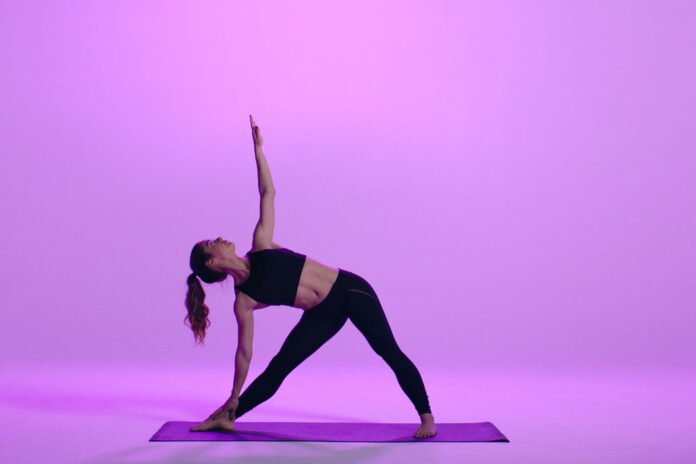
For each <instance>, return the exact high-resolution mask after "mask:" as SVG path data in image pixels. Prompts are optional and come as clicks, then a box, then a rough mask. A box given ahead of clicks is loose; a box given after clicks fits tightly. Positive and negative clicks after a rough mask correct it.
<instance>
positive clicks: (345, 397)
mask: <svg viewBox="0 0 696 464" xmlns="http://www.w3.org/2000/svg"><path fill="white" fill-rule="evenodd" d="M421 372H422V373H423V375H424V378H425V380H426V386H427V388H428V393H429V395H430V403H431V407H432V409H433V414H434V416H435V419H436V420H437V421H439V422H481V421H491V422H493V423H494V424H495V425H496V426H497V427H498V428H499V429H500V430H501V431H502V432H503V434H505V435H506V436H507V437H508V438H509V439H510V443H364V444H361V443H327V442H277V443H269V442H248V443H238V442H148V440H149V438H150V437H151V436H152V434H153V433H154V432H155V431H156V430H157V429H158V428H159V427H160V426H161V425H162V424H163V423H164V422H165V421H168V420H186V421H194V420H202V419H204V418H205V417H206V416H207V415H208V414H210V413H211V412H212V411H213V410H215V409H216V408H217V407H218V406H219V405H220V404H222V403H223V402H224V400H225V399H226V397H227V394H228V392H229V386H231V382H232V378H233V372H230V371H229V370H227V369H222V368H217V369H216V368H207V369H204V368H198V369H191V368H181V367H179V368H163V367H160V368H142V367H141V368H137V367H132V366H123V367H110V368H99V369H95V368H93V367H76V366H73V367H67V366H64V367H60V366H53V367H52V368H45V367H38V366H37V367H30V366H21V367H7V366H5V367H3V369H2V377H1V378H0V428H1V430H2V437H3V444H2V447H1V449H0V462H3V463H5V462H6V463H13V464H20V463H39V462H50V463H51V464H58V463H84V464H92V463H93V464H109V463H229V462H245V463H247V462H248V463H256V464H265V463H269V464H270V463H274V464H275V463H311V462H317V463H323V462H331V463H339V464H340V463H354V462H361V463H362V462H368V463H392V462H397V461H398V462H419V463H420V462H425V463H430V462H432V463H437V462H443V463H444V462H469V463H600V462H601V463H619V462H621V463H623V462H626V463H631V464H639V463H651V464H652V463H658V462H659V463H673V464H676V463H684V464H686V463H690V464H692V463H694V462H696V395H695V394H694V393H696V388H695V387H696V371H678V370H668V369H645V370H636V371H630V370H623V371H617V370H602V371H600V370H596V369H595V370H592V369H587V370H570V369H568V370H546V371H544V370H511V369H509V368H508V369H503V368H498V369H496V370H492V369H488V370H483V369H465V368H462V369H461V370H460V371H459V372H454V373H453V372H444V371H443V372H440V371H436V370H429V371H427V372H426V371H424V370H423V369H421ZM363 377H364V378H370V382H369V384H364V383H361V382H360V381H359V379H360V378H363ZM248 382H249V380H247V384H248ZM245 419H246V420H249V421H274V420H275V421H317V422H320V421H358V422H359V421H373V422H413V424H414V431H415V429H416V428H417V415H416V413H415V410H413V407H412V406H411V404H410V403H409V402H408V400H407V398H406V397H405V395H403V394H402V393H401V390H400V389H399V386H398V383H397V382H396V378H395V377H393V374H392V373H391V371H388V370H384V369H382V370H378V371H370V372H365V371H364V370H359V371H357V370H351V369H346V368H343V369H338V368H337V369H335V370H330V371H311V370H310V369H307V370H305V371H300V370H297V371H295V372H293V373H292V374H291V375H290V376H289V377H288V378H287V379H286V381H285V383H284V384H283V386H282V387H281V389H280V390H279V391H278V393H277V394H276V395H275V396H274V397H273V398H271V399H270V400H269V401H267V402H266V403H263V404H261V405H260V406H258V407H257V408H256V409H255V410H253V411H251V412H249V413H248V414H247V415H246V416H245V417H244V418H241V419H240V421H243V420H245Z"/></svg>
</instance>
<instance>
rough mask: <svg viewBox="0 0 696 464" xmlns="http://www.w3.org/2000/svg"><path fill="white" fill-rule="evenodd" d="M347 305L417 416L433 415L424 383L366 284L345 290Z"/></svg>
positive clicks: (352, 317)
mask: <svg viewBox="0 0 696 464" xmlns="http://www.w3.org/2000/svg"><path fill="white" fill-rule="evenodd" d="M345 305H346V306H345V308H346V312H347V313H348V318H349V319H350V320H351V322H352V323H353V324H354V325H355V327H356V328H357V329H358V330H359V331H360V332H361V333H362V334H363V335H364V336H365V338H366V339H367V342H368V343H369V344H370V346H371V347H372V349H373V350H374V351H375V352H376V353H377V354H378V355H379V356H381V357H382V359H384V360H385V361H386V362H387V364H388V365H389V367H391V369H392V370H393V371H394V374H395V375H396V379H397V381H398V382H399V385H400V386H401V389H402V390H403V391H404V393H406V396H408V398H409V399H410V400H411V402H412V403H413V405H414V406H415V408H416V411H417V412H418V414H419V415H421V414H424V413H429V412H431V411H430V404H429V402H428V395H427V393H426V391H425V385H424V384H423V379H422V377H421V375H420V373H419V372H418V369H417V368H416V366H415V365H414V364H413V362H411V360H410V359H409V358H408V356H406V355H405V354H404V353H403V352H402V351H401V349H400V348H399V346H398V345H397V343H396V340H395V339H394V334H393V333H392V330H391V327H390V326H389V322H388V321H387V316H386V315H385V314H384V310H383V309H382V305H381V303H380V301H379V298H378V297H377V294H376V293H375V292H374V290H373V289H372V288H371V286H370V285H369V284H367V283H366V281H363V282H358V281H355V285H351V286H350V288H348V289H347V290H346V296H345Z"/></svg>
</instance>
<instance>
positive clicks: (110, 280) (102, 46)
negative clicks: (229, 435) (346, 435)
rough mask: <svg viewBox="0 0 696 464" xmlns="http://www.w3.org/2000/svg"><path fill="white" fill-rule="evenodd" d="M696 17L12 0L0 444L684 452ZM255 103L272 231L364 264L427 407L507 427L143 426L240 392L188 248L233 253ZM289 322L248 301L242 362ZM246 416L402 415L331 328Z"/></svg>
mask: <svg viewBox="0 0 696 464" xmlns="http://www.w3.org/2000/svg"><path fill="white" fill-rule="evenodd" d="M695 9H696V6H695V5H694V3H693V2H678V1H667V2H645V1H635V2H626V1H619V0H614V1H609V2H580V1H578V2H556V1H521V2H507V1H506V2H503V1H486V2H483V1H480V2H460V1H439V2H430V1H422V2H417V1H411V2H381V1H371V2H366V1H350V2H347V1H345V2H341V1H338V2H318V1H317V2H311V1H295V2H281V1H277V2H258V1H256V2H240V1H229V2H212V1H210V2H176V3H172V2H161V1H147V2H142V1H119V2H87V1H73V2H38V1H21V2H20V1H11V0H8V1H4V2H2V4H0V63H1V67H2V72H0V102H1V103H0V108H1V110H0V207H1V208H2V209H1V212H2V221H3V222H2V224H3V227H2V240H0V256H1V257H2V262H3V263H4V265H3V266H2V268H1V269H2V270H1V271H0V272H2V275H1V276H0V282H2V292H3V296H4V311H3V323H2V324H0V340H1V341H0V343H2V345H1V346H0V353H2V354H1V355H0V368H1V369H2V370H1V372H2V375H1V376H0V406H1V407H2V411H1V414H0V417H1V418H2V419H0V424H1V427H2V436H3V437H5V440H4V444H3V446H2V447H1V448H2V449H1V450H0V461H2V462H12V463H24V462H26V463H29V462H31V463H35V462H39V461H41V460H44V461H47V462H48V461H50V462H52V463H62V462H66V463H67V462H70V463H74V462H80V463H92V462H94V463H97V462H99V463H105V462H133V461H136V462H168V463H169V462H190V461H196V462H216V461H220V460H222V459H229V457H230V456H244V457H249V458H252V459H253V458H255V457H257V456H273V459H274V462H276V461H283V460H284V457H285V458H286V459H285V460H297V459H298V458H299V457H303V458H304V457H306V458H307V459H308V460H310V461H311V460H314V461H317V462H322V461H331V462H335V461H341V460H343V461H346V462H354V461H355V462H393V461H395V460H397V459H406V460H407V461H423V462H453V461H464V460H466V461H471V462H501V463H502V462H535V463H545V462H548V463H557V462H569V461H570V462H578V463H579V462H582V463H585V462H587V463H590V462H593V463H594V462H631V463H642V462H645V463H648V462H649V463H654V462H665V463H678V462H690V461H695V460H696V449H695V446H694V443H696V440H694V438H695V437H694V436H693V435H694V432H693V430H696V420H695V419H694V417H696V415H695V414H693V413H692V411H693V410H694V406H696V405H695V404H694V400H693V391H694V387H695V386H696V385H695V382H694V380H695V376H694V371H693V360H694V355H695V354H696V353H695V352H696V346H695V345H694V343H693V340H694V335H696V334H695V333H694V332H695V331H696V330H695V328H696V320H695V318H696V316H695V315H694V314H695V313H694V311H693V308H694V307H696V304H695V303H696V301H694V300H695V299H696V298H694V295H695V293H694V290H693V282H694V275H696V259H695V258H696V248H695V247H694V241H693V237H694V236H696V223H695V222H694V213H693V205H694V204H696V188H695V187H694V185H695V184H694V182H693V179H694V172H696V171H695V169H696V158H694V156H693V153H695V152H696V140H695V137H696V136H695V135H694V134H696V131H694V130H693V129H694V128H693V125H694V124H693V121H695V120H696V118H695V117H694V116H696V115H694V101H695V97H696V94H695V92H696V90H694V86H693V82H695V81H696V75H695V74H696V72H695V63H694V58H693V55H694V54H693V50H694V49H695V48H696V47H695V45H696V44H695V43H694V42H695V41H696V38H695V36H694V32H693V31H694V30H696V28H695V27H694V26H696V25H695V24H694V22H695V21H694V18H695V17H696V14H695V13H696V11H694V10H695ZM248 114H253V115H254V116H255V118H256V120H257V122H258V123H259V125H260V126H261V127H262V128H263V130H264V139H265V142H264V151H265V153H266V156H267V158H268V161H269V165H270V168H271V172H272V174H273V180H274V183H275V185H276V188H277V195H276V228H275V237H274V238H275V239H276V240H275V241H276V242H277V243H280V244H283V245H284V246H287V247H289V248H291V249H293V250H297V251H298V252H302V253H307V254H308V255H309V256H310V257H312V258H314V259H317V260H319V261H321V262H322V263H325V264H327V265H330V266H334V267H342V268H345V269H349V270H352V271H354V272H357V273H359V274H360V275H363V276H365V277H366V278H367V279H368V280H369V281H370V282H371V283H372V284H373V286H374V287H375V289H376V290H377V292H378V293H379V295H380V299H381V301H382V303H383V305H384V308H385V311H386V313H387V315H388V317H389V321H390V324H391V326H392V328H393V330H394V333H395V335H396V338H397V340H398V342H399V345H400V346H401V348H402V349H403V350H404V352H405V353H407V354H408V355H409V357H410V358H411V359H412V360H413V361H414V363H415V364H416V365H417V366H418V368H419V370H420V371H421V374H422V375H423V378H424V381H425V383H426V386H427V388H428V393H429V395H430V399H431V405H432V409H433V414H434V416H435V418H436V419H437V420H438V421H442V422H481V421H491V422H493V423H495V424H496V425H497V426H498V427H500V429H501V431H502V432H503V433H504V434H505V435H506V436H507V437H508V438H509V439H510V443H505V444H499V443H496V444H490V443H486V444H444V443H443V444H435V443H432V444H428V445H426V444H422V445H421V444H414V445H408V446H401V445H394V444H370V445H369V446H367V445H365V446H362V445H361V444H330V443H324V444H316V443H315V444H311V446H309V445H308V444H306V443H305V444H301V445H300V444H292V443H289V444H288V443H273V444H270V443H265V444H262V445H261V446H254V445H255V444H254V443H244V444H237V443H224V444H213V445H215V446H211V444H206V443H195V444H194V443H166V444H165V443H149V442H147V440H148V438H149V437H150V436H151V435H152V433H154V431H155V430H157V428H158V427H159V426H160V425H161V424H163V423H164V422H165V421H169V420H179V421H194V420H202V419H203V418H205V417H206V416H207V415H208V414H209V413H211V412H212V411H213V410H214V409H215V408H217V407H218V406H219V405H220V404H221V403H222V401H224V399H225V398H226V395H227V394H228V393H229V389H230V387H231V384H232V379H233V374H234V372H233V370H234V366H233V361H234V359H233V357H234V349H235V347H236V325H235V320H234V315H233V313H232V304H233V301H234V292H233V290H232V285H231V282H230V283H228V284H226V285H219V286H209V287H207V288H206V292H207V294H208V296H207V299H206V301H207V303H208V304H209V306H210V308H211V321H212V325H211V327H210V328H209V331H208V336H207V339H206V344H205V345H204V346H194V344H193V337H192V334H191V332H190V330H189V329H188V328H186V327H185V326H184V325H183V322H182V320H183V317H184V315H185V308H184V305H183V296H184V291H185V278H186V276H187V275H188V273H189V272H190V271H189V269H188V254H189V252H190V249H191V246H192V245H193V243H194V242H195V241H198V240H201V239H203V238H214V237H217V236H223V237H225V238H227V239H228V240H231V241H234V242H235V243H237V245H238V247H239V250H243V251H246V250H247V249H249V248H250V246H251V236H252V232H253V227H254V225H255V224H256V221H257V219H258V212H259V205H258V192H257V178H256V167H255V163H254V157H253V150H252V144H251V138H250V134H249V129H248V125H247V124H248V121H247V118H248ZM300 315H301V313H300V310H299V309H292V308H288V307H269V308H265V309H262V310H259V311H258V312H257V315H256V332H255V344H254V360H253V361H252V364H251V369H250V372H249V376H248V380H247V382H249V381H250V380H251V379H253V378H255V377H256V375H258V374H259V373H260V372H261V370H262V369H263V368H264V367H265V366H266V365H267V363H268V361H269V359H270V358H271V357H272V356H273V355H274V354H275V352H277V350H278V348H279V347H280V344H281V343H282V341H283V340H284V338H285V336H286V335H287V333H288V331H289V330H290V329H291V328H292V326H293V325H294V324H295V322H296V321H297V319H298V318H299V317H300ZM247 418H248V420H249V421H317V422H322V421H339V422H348V421H351V422H360V421H371V422H409V421H412V422H414V424H415V421H416V420H417V417H416V416H415V414H414V413H413V411H412V410H411V405H410V403H409V402H408V400H407V398H406V397H405V396H404V395H403V393H402V392H401V391H400V389H399V386H398V384H397V383H396V380H395V379H394V377H393V374H392V373H391V372H390V370H389V369H388V367H387V366H385V364H384V362H383V361H382V360H381V359H380V358H379V357H377V356H375V355H374V354H373V352H372V350H371V349H370V347H369V346H368V345H367V343H366V342H365V340H364V339H363V338H362V337H361V336H360V334H359V333H358V332H357V330H356V329H355V328H354V327H352V326H351V325H350V324H347V325H346V327H345V328H344V329H343V330H342V331H341V332H340V333H339V334H338V335H336V337H335V338H334V339H332V340H331V341H329V342H328V343H327V344H326V345H325V346H324V347H322V348H321V349H320V350H319V351H318V352H317V353H316V354H315V355H314V356H312V357H311V358H310V359H308V360H307V362H306V363H304V364H303V365H302V366H300V367H299V368H298V369H297V370H296V371H294V372H293V373H292V374H291V375H290V376H289V377H288V378H287V380H286V382H285V383H284V384H283V386H282V387H281V389H280V390H279V392H278V393H277V394H276V395H275V396H274V397H273V398H272V399H271V400H269V401H268V402H266V403H264V404H262V405H260V406H259V407H258V408H257V409H256V410H254V411H252V412H250V413H249V414H248V416H247V417H245V418H243V419H247ZM240 420H242V419H240ZM217 445H221V446H217ZM227 445H233V446H227ZM315 445H316V446H315ZM373 445H374V446H373ZM431 445H432V446H431ZM257 459H261V458H257Z"/></svg>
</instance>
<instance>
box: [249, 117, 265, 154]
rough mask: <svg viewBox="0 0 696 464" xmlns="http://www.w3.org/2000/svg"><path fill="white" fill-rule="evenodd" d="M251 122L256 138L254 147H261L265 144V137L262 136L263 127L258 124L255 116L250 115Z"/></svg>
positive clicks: (254, 137) (252, 131) (253, 135)
mask: <svg viewBox="0 0 696 464" xmlns="http://www.w3.org/2000/svg"><path fill="white" fill-rule="evenodd" d="M249 122H250V123H251V136H252V138H253V139H254V147H259V148H260V147H261V146H262V145H263V137H261V129H260V128H259V126H257V125H256V121H254V117H253V116H252V115H249Z"/></svg>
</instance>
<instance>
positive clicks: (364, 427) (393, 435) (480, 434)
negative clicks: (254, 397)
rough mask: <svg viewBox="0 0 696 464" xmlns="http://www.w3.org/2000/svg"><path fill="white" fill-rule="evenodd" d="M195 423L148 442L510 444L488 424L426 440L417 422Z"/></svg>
mask: <svg viewBox="0 0 696 464" xmlns="http://www.w3.org/2000/svg"><path fill="white" fill-rule="evenodd" d="M196 424H198V422H182V421H169V422H165V423H164V425H163V426H162V427H160V429H159V430H158V431H157V432H155V434H154V435H153V436H152V438H150V441H359V442H397V441H456V442H465V441H501V442H509V441H510V440H508V439H507V438H506V437H505V435H503V434H502V433H500V430H498V429H497V428H496V426H495V425H493V424H492V423H491V422H472V423H438V424H437V434H435V436H434V437H429V438H415V437H413V434H414V433H415V432H416V430H417V429H418V425H419V424H416V423H412V424H404V423H380V424H376V423H356V422H237V423H235V424H234V430H233V431H232V432H228V431H225V430H221V429H220V430H218V431H207V432H191V431H189V428H190V427H192V426H193V425H196Z"/></svg>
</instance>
